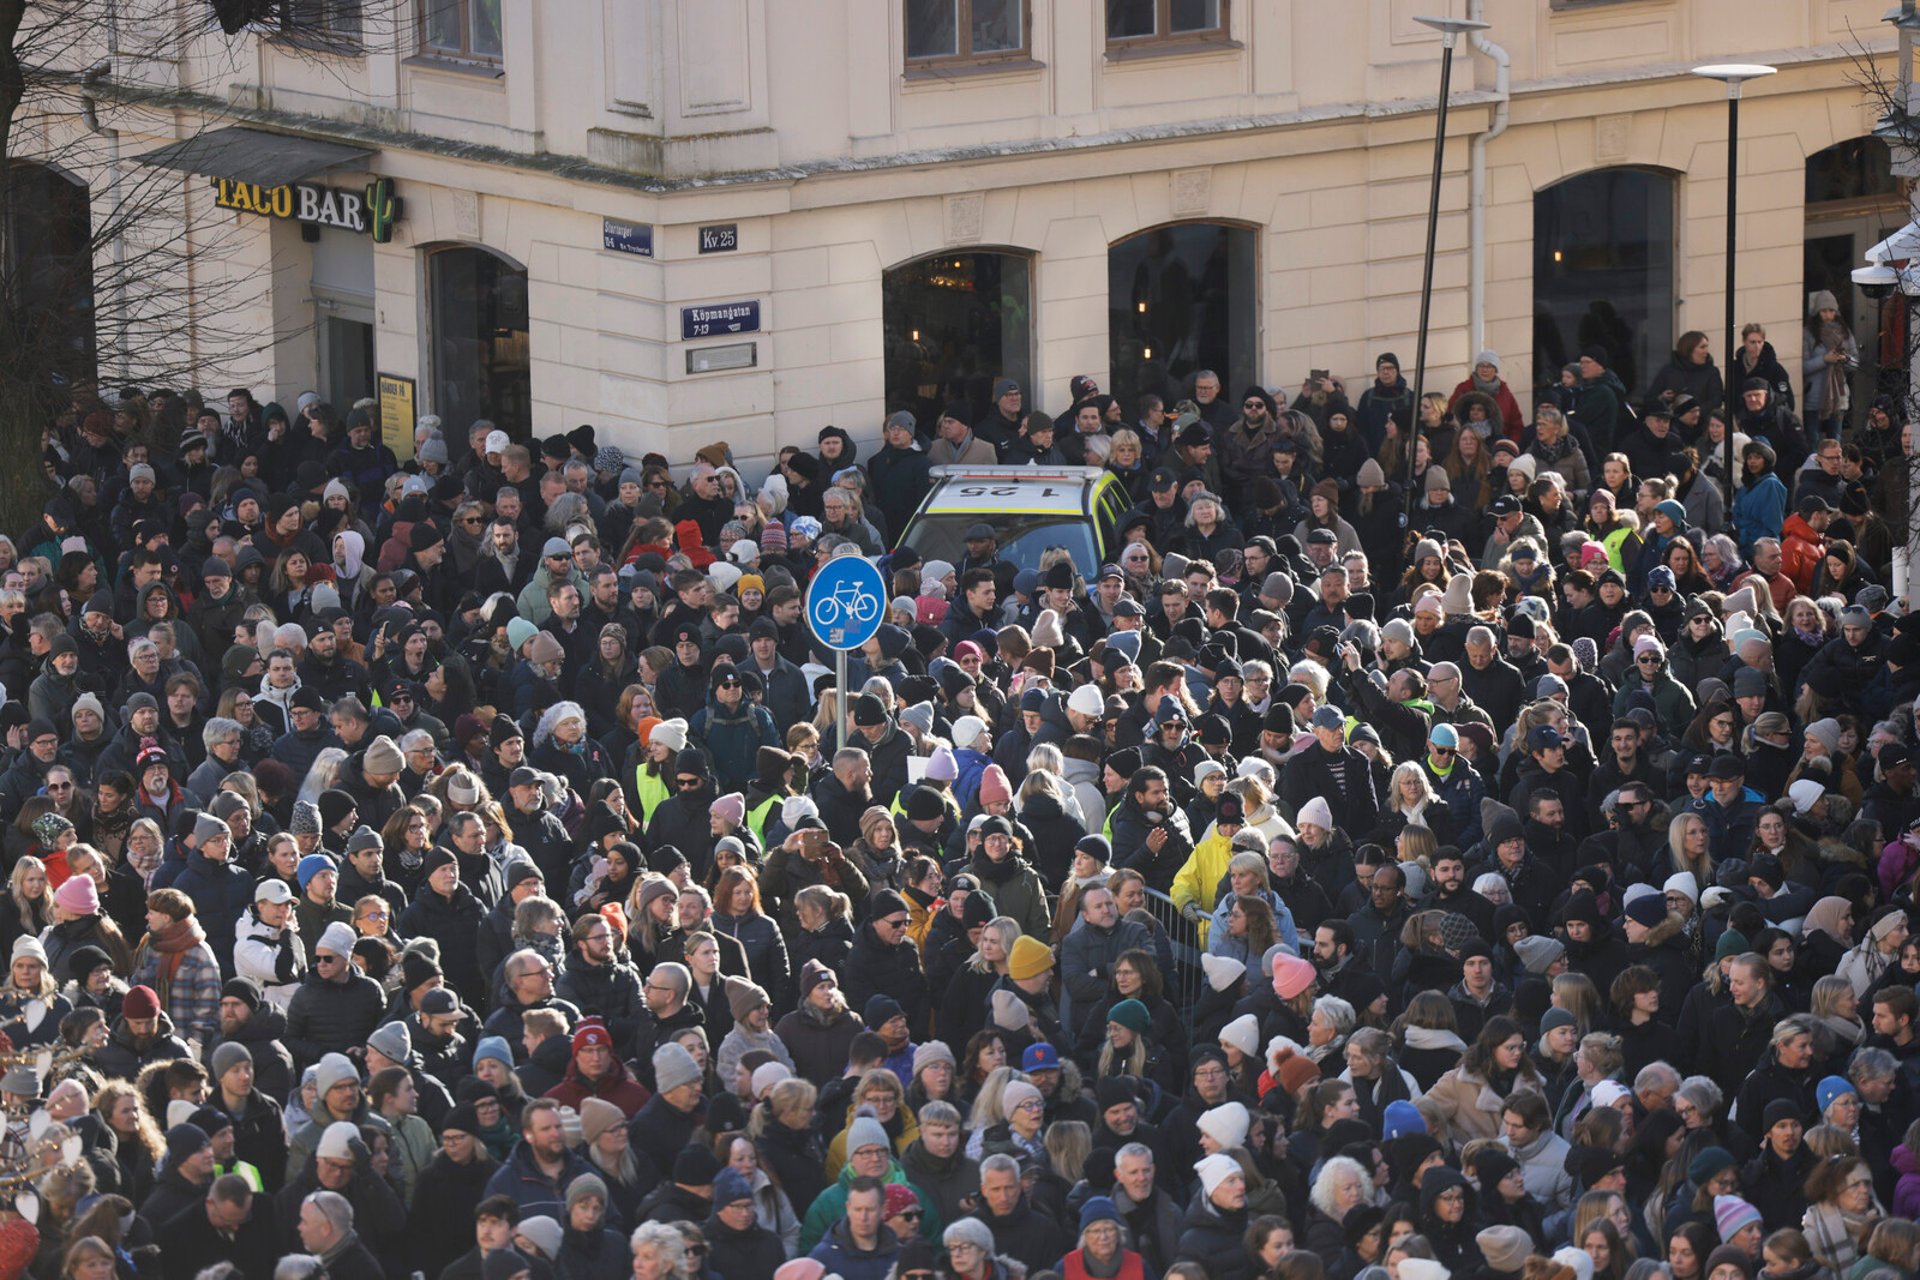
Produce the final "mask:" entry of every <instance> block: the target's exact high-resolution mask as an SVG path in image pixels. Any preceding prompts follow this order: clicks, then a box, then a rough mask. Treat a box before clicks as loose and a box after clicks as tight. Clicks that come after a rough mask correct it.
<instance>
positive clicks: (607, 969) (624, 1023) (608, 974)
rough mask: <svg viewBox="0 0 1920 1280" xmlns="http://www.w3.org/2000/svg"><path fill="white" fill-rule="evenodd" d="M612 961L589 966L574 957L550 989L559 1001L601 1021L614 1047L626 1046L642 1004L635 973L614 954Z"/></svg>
mask: <svg viewBox="0 0 1920 1280" xmlns="http://www.w3.org/2000/svg"><path fill="white" fill-rule="evenodd" d="M613 960H614V962H613V963H612V964H604V965H590V964H587V963H585V962H583V961H582V960H581V959H580V957H579V956H578V955H575V956H573V957H571V958H570V963H569V964H568V965H567V970H566V972H565V973H564V974H562V975H561V977H560V979H559V981H557V982H556V983H554V987H553V990H554V994H555V995H557V996H559V997H560V998H561V999H562V1000H570V1001H572V1002H573V1003H574V1004H576V1005H578V1006H579V1007H580V1008H581V1009H583V1010H585V1011H586V1012H587V1013H590V1014H594V1015H596V1016H598V1017H599V1018H600V1019H601V1021H603V1022H605V1023H606V1024H607V1029H608V1030H609V1031H611V1032H613V1042H614V1043H615V1044H626V1043H627V1042H628V1041H630V1040H632V1039H633V1031H634V1028H635V1027H636V1026H638V1025H639V1023H640V1011H641V1010H642V1009H643V1008H645V1007H646V1005H645V1000H644V998H643V997H642V996H641V994H640V973H639V971H638V970H637V969H635V968H634V967H633V966H632V965H631V964H629V963H627V962H626V961H625V960H624V959H623V958H622V957H621V956H620V955H619V954H618V953H616V954H615V955H614V958H613Z"/></svg>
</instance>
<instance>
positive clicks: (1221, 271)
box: [1107, 222, 1259, 404]
mask: <svg viewBox="0 0 1920 1280" xmlns="http://www.w3.org/2000/svg"><path fill="white" fill-rule="evenodd" d="M1258 280H1259V262H1258V254H1257V252H1256V248H1255V239H1254V234H1253V232H1251V231H1249V230H1247V229H1246V228H1244V227H1224V226H1219V225H1216V224H1213V223H1205V222H1195V223H1183V224H1181V225H1178V226H1172V227H1160V228H1158V229H1156V230H1153V231H1147V232H1143V233H1142V234H1140V235H1137V236H1134V237H1133V238H1132V239H1130V240H1122V241H1121V242H1120V243H1119V244H1116V245H1114V246H1113V247H1112V248H1111V249H1109V250H1108V251H1107V313H1108V314H1107V343H1108V348H1109V350H1108V359H1109V362H1110V367H1111V368H1112V370H1113V388H1112V389H1113V393H1114V394H1115V395H1117V396H1119V397H1120V399H1121V400H1122V401H1123V402H1126V403H1128V404H1131V403H1132V402H1133V399H1134V397H1136V396H1139V395H1141V394H1143V393H1145V392H1152V393H1153V394H1155V395H1158V396H1160V397H1162V398H1163V399H1164V400H1165V401H1166V402H1167V403H1168V404H1172V403H1173V402H1174V401H1175V400H1178V399H1180V398H1182V397H1184V396H1188V395H1191V394H1192V390H1193V388H1192V382H1193V375H1194V374H1195V373H1196V372H1198V371H1199V370H1201V369H1212V370H1213V371H1214V372H1216V373H1218V374H1219V375H1220V380H1221V382H1222V384H1223V385H1224V386H1226V387H1227V388H1229V391H1228V394H1238V391H1237V388H1241V387H1245V386H1247V385H1248V384H1249V383H1251V382H1253V381H1254V380H1255V377H1256V375H1257V374H1258V372H1259V312H1258V304H1259V298H1258V283H1257V282H1258Z"/></svg>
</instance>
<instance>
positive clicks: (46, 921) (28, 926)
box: [7, 854, 53, 938]
mask: <svg viewBox="0 0 1920 1280" xmlns="http://www.w3.org/2000/svg"><path fill="white" fill-rule="evenodd" d="M35 871H38V872H39V873H40V892H39V894H37V895H35V896H32V897H29V896H28V895H27V891H26V889H24V888H23V887H22V886H23V885H25V884H26V880H27V876H28V875H30V874H31V873H33V872H35ZM7 887H8V890H9V891H10V892H11V893H12V895H13V909H14V910H15V911H17V912H19V913H20V927H21V929H22V930H24V931H25V932H26V933H27V935H28V936H30V937H35V938H37V937H39V936H40V931H41V930H42V929H44V928H46V927H47V926H48V925H50V924H52V923H53V885H52V884H51V883H50V882H49V880H48V879H47V864H46V863H44V862H42V861H40V859H38V858H36V857H34V856H33V855H32V854H27V855H25V856H23V857H22V858H21V859H20V861H18V862H16V863H14V864H13V875H12V876H10V877H9V878H8V881H7ZM35 907H38V908H39V909H40V918H39V919H38V920H35V919H34V908H35Z"/></svg>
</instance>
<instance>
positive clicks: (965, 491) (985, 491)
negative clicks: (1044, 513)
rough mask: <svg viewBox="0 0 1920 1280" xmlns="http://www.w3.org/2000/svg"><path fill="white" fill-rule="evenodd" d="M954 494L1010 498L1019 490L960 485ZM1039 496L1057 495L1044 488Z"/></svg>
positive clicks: (1009, 487)
mask: <svg viewBox="0 0 1920 1280" xmlns="http://www.w3.org/2000/svg"><path fill="white" fill-rule="evenodd" d="M955 492H957V493H958V494H959V495H960V496H961V497H963V498H1011V497H1014V496H1015V495H1016V494H1018V493H1019V492H1020V490H1018V489H1016V488H1015V487H1014V486H1012V485H1002V486H1000V487H998V488H993V489H989V488H987V487H986V486H984V485H977V484H969V485H962V486H961V487H960V488H959V489H957V490H955ZM1040 496H1041V497H1043V498H1052V497H1057V496H1058V495H1057V494H1056V493H1055V491H1054V490H1053V489H1052V488H1046V489H1042V490H1041V491H1040Z"/></svg>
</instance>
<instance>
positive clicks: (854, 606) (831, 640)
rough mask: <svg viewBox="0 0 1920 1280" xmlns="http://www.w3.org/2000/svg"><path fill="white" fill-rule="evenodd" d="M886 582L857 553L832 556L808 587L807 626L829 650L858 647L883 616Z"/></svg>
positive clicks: (885, 600) (878, 624) (868, 637)
mask: <svg viewBox="0 0 1920 1280" xmlns="http://www.w3.org/2000/svg"><path fill="white" fill-rule="evenodd" d="M886 605H887V582H886V579H885V578H882V577H881V576H880V570H879V569H878V568H876V567H875V566H874V564H873V563H872V562H871V561H869V560H864V559H862V558H861V557H859V556H855V555H845V556H835V557H834V558H833V559H831V560H829V561H827V562H826V563H825V564H824V565H821V566H820V568H819V570H818V571H817V572H816V573H815V574H814V575H813V581H812V582H811V583H809V584H808V586H807V625H808V626H809V627H811V628H812V629H813V635H814V639H816V640H818V641H819V642H820V643H821V644H822V645H824V646H826V647H827V648H829V649H838V650H843V651H844V650H847V649H858V648H859V647H860V646H861V645H863V644H865V643H866V642H867V641H869V640H871V639H873V633H874V632H876V631H878V630H879V629H880V621H881V619H882V618H883V617H885V616H886Z"/></svg>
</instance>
